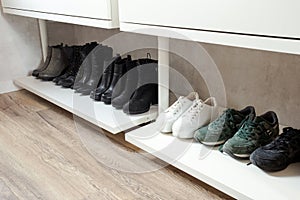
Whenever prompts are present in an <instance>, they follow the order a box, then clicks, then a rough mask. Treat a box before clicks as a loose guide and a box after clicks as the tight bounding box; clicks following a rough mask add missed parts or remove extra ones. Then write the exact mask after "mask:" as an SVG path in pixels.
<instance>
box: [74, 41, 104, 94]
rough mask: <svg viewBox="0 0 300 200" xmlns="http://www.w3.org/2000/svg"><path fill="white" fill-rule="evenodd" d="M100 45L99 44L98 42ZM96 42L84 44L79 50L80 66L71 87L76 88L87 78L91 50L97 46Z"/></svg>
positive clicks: (89, 71)
mask: <svg viewBox="0 0 300 200" xmlns="http://www.w3.org/2000/svg"><path fill="white" fill-rule="evenodd" d="M99 45H100V46H102V45H101V44H99ZM99 45H98V44H97V43H96V42H92V43H90V44H86V45H84V47H83V48H82V50H81V51H80V59H81V60H82V62H81V66H80V68H79V71H78V73H77V76H76V79H75V83H74V85H73V89H75V90H76V89H78V88H80V87H82V85H83V84H84V83H85V82H86V81H87V80H88V79H89V77H90V73H91V55H90V53H91V51H92V50H93V49H94V48H95V47H97V46H99Z"/></svg>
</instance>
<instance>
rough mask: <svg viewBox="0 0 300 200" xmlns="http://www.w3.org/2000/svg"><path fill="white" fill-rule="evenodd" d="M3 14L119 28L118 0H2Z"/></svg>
mask: <svg viewBox="0 0 300 200" xmlns="http://www.w3.org/2000/svg"><path fill="white" fill-rule="evenodd" d="M2 6H3V12H4V13H7V14H13V15H20V16H25V17H32V18H37V19H40V20H51V21H57V22H64V23H71V24H78V25H84V26H93V27H98V28H106V29H113V28H118V27H119V16H118V0H101V1H99V0H85V1H72V0H51V1H40V0H24V1H19V0H2Z"/></svg>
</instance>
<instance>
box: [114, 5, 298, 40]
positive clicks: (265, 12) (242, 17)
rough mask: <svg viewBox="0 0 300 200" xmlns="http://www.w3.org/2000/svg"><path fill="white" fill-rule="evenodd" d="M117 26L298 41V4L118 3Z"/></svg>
mask: <svg viewBox="0 0 300 200" xmlns="http://www.w3.org/2000/svg"><path fill="white" fill-rule="evenodd" d="M119 5H120V20H121V22H129V23H140V24H146V25H158V26H166V27H175V28H186V29H197V30H206V31H214V32H228V33H241V34H253V35H262V36H276V37H288V38H300V26H299V25H298V23H299V19H300V12H299V11H300V1H299V0H288V1H284V0H188V1H182V0H178V1H177V0H176V1H174V0H151V1H146V0H119Z"/></svg>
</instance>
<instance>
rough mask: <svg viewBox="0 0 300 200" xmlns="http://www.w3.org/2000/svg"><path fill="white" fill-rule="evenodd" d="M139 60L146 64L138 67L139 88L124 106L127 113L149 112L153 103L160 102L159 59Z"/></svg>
mask: <svg viewBox="0 0 300 200" xmlns="http://www.w3.org/2000/svg"><path fill="white" fill-rule="evenodd" d="M139 62H140V63H141V64H142V63H146V64H142V65H139V66H138V67H137V70H138V78H139V80H138V89H137V90H136V91H135V92H134V94H133V96H132V98H131V99H130V100H129V102H128V103H126V104H125V105H124V106H123V111H124V112H125V113H127V114H141V113H144V112H147V111H148V110H149V109H150V106H151V105H154V104H157V102H158V74H157V70H158V65H157V61H155V60H152V59H148V58H147V59H140V60H139ZM149 62H150V63H149Z"/></svg>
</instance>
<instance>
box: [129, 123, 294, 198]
mask: <svg viewBox="0 0 300 200" xmlns="http://www.w3.org/2000/svg"><path fill="white" fill-rule="evenodd" d="M155 130H157V126H156V124H155V123H151V124H149V125H147V126H144V127H142V128H139V129H137V130H134V131H131V132H129V133H127V134H126V135H125V139H126V141H128V142H130V143H132V144H134V145H135V146H137V147H139V148H140V149H142V150H144V151H146V152H148V153H150V154H152V155H154V156H156V157H158V158H159V159H161V160H163V161H165V162H167V163H169V164H170V165H172V166H174V167H176V168H178V169H180V170H182V171H184V172H186V173H188V174H190V175H192V176H194V177H195V178H197V179H199V180H201V181H203V182H205V183H207V184H209V185H211V186H213V187H215V188H217V189H219V190H220V191H223V192H224V193H226V194H228V195H230V196H232V197H234V198H236V199H256V200H259V199H261V200H264V199H272V200H283V199H295V198H296V197H298V196H299V195H300V192H299V183H300V171H299V167H300V163H295V164H291V165H289V166H288V168H286V169H285V170H282V171H280V172H276V173H266V172H264V171H262V170H260V169H259V168H258V167H256V166H254V165H247V163H248V162H249V161H248V160H245V161H238V160H235V159H233V158H231V157H230V156H227V155H224V154H222V153H221V152H220V151H219V150H218V148H213V149H211V148H208V147H206V146H204V145H201V144H199V143H196V142H193V140H181V139H178V138H176V137H173V136H172V135H170V134H161V133H160V132H159V131H155Z"/></svg>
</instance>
